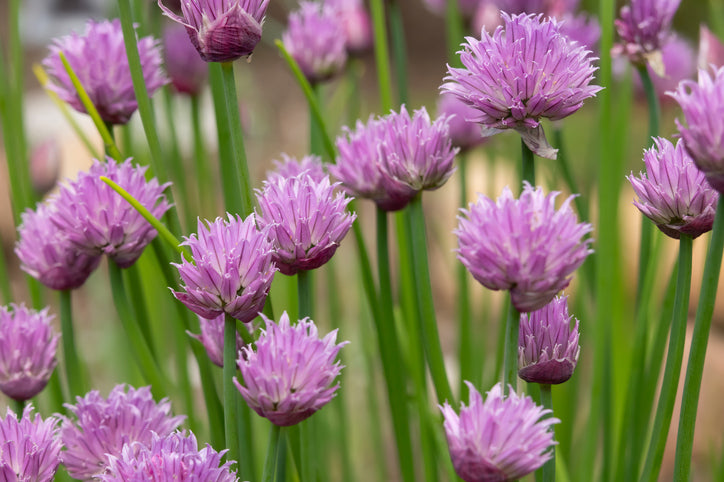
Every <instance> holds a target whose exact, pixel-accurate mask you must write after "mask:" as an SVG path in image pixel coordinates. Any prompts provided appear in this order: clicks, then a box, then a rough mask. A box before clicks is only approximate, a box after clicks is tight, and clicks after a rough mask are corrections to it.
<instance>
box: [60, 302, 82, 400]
mask: <svg viewBox="0 0 724 482" xmlns="http://www.w3.org/2000/svg"><path fill="white" fill-rule="evenodd" d="M72 293H73V292H72V291H71V290H62V291H60V331H61V333H62V334H63V336H62V341H63V358H64V362H65V377H66V379H67V380H68V395H69V397H70V400H75V397H76V396H81V395H84V394H85V392H86V387H85V383H84V382H83V372H82V371H81V366H80V361H79V360H78V351H77V349H76V347H75V335H74V333H73V311H72V300H71V297H72Z"/></svg>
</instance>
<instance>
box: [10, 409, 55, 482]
mask: <svg viewBox="0 0 724 482" xmlns="http://www.w3.org/2000/svg"><path fill="white" fill-rule="evenodd" d="M32 415H33V407H32V405H28V406H26V407H25V409H24V410H23V414H22V416H21V417H20V420H18V416H17V414H16V413H15V412H13V411H12V410H10V408H8V410H7V413H6V415H5V419H4V420H2V419H0V447H2V450H0V480H7V481H33V482H50V481H52V480H54V477H55V471H56V470H57V469H58V465H60V449H61V448H62V444H61V442H60V439H59V438H58V428H57V426H58V419H57V418H55V417H48V418H46V419H45V420H43V419H42V418H41V417H40V415H38V414H35V417H33V416H32Z"/></svg>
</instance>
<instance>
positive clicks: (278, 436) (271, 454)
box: [261, 424, 285, 482]
mask: <svg viewBox="0 0 724 482" xmlns="http://www.w3.org/2000/svg"><path fill="white" fill-rule="evenodd" d="M284 443H285V440H284V436H283V434H282V427H279V426H278V425H274V424H272V426H271V430H270V432H269V445H268V446H267V452H266V459H265V461H264V473H263V475H262V478H261V480H262V482H274V481H275V480H278V479H276V478H275V474H276V472H277V465H278V464H280V463H282V461H281V459H280V458H279V455H280V454H281V453H282V452H283V450H281V449H280V447H281V445H282V444H284Z"/></svg>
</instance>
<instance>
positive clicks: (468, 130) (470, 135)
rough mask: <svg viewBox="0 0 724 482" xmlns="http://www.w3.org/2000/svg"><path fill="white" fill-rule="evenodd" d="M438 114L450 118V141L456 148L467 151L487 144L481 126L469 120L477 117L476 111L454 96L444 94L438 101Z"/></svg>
mask: <svg viewBox="0 0 724 482" xmlns="http://www.w3.org/2000/svg"><path fill="white" fill-rule="evenodd" d="M437 113H438V115H439V116H446V117H447V118H448V126H449V135H450V140H451V141H452V143H453V145H454V146H457V147H459V148H460V149H461V150H463V151H464V150H467V149H470V148H472V147H475V146H477V145H478V144H481V143H483V142H485V139H486V138H485V137H483V133H482V132H481V130H480V126H479V125H478V124H476V123H475V122H469V121H468V120H467V119H469V118H472V117H474V116H475V115H476V111H475V109H473V108H472V107H470V106H469V105H468V104H466V103H464V102H463V101H462V100H460V98H459V97H457V96H454V95H452V94H448V93H443V94H440V97H438V99H437Z"/></svg>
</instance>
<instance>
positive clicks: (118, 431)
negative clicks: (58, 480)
mask: <svg viewBox="0 0 724 482" xmlns="http://www.w3.org/2000/svg"><path fill="white" fill-rule="evenodd" d="M126 389H127V390H126ZM76 400H77V402H76V404H75V405H70V404H66V405H65V407H66V408H67V409H68V410H70V411H71V412H72V413H73V415H74V417H73V419H72V420H71V419H70V418H68V417H62V419H63V423H62V425H61V428H60V437H61V439H62V440H63V445H65V451H64V452H63V453H62V454H61V457H62V460H63V465H65V468H66V469H67V470H68V473H69V474H70V475H71V477H74V478H76V479H81V480H90V479H92V478H93V477H97V476H98V475H100V474H102V473H104V472H105V470H106V469H107V467H108V459H107V457H106V455H107V454H109V455H115V456H120V455H121V451H122V449H123V446H124V445H125V444H130V443H132V442H140V443H142V444H145V445H148V444H150V443H151V440H152V439H153V434H154V433H155V434H158V435H160V436H165V435H168V434H170V433H171V432H173V431H174V430H176V428H178V426H179V425H180V424H181V422H182V421H183V419H184V418H185V417H183V416H177V417H173V416H171V402H169V401H168V399H166V398H164V399H163V400H161V401H160V402H158V403H156V402H155V401H154V400H153V397H152V396H151V387H142V388H139V389H135V388H133V387H126V385H117V386H116V387H115V388H114V389H113V390H111V393H110V394H109V395H108V398H107V399H106V398H103V397H101V395H100V393H98V391H97V390H93V391H91V392H89V393H88V394H87V395H86V396H85V397H82V398H81V397H76Z"/></svg>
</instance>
